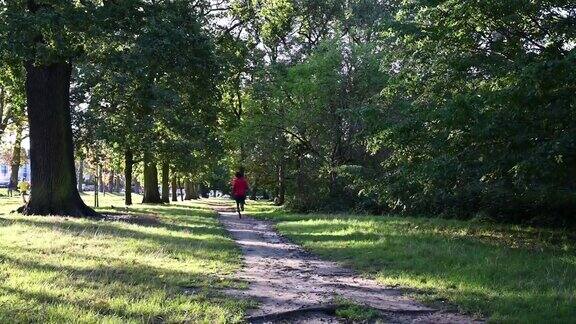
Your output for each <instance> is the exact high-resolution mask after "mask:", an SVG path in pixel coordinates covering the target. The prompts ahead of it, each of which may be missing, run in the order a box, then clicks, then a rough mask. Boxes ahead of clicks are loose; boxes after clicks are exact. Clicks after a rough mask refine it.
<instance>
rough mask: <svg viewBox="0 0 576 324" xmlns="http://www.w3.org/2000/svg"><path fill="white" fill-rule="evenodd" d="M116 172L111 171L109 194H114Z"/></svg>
mask: <svg viewBox="0 0 576 324" xmlns="http://www.w3.org/2000/svg"><path fill="white" fill-rule="evenodd" d="M114 178H115V177H114V170H110V174H109V175H108V192H109V193H112V192H114Z"/></svg>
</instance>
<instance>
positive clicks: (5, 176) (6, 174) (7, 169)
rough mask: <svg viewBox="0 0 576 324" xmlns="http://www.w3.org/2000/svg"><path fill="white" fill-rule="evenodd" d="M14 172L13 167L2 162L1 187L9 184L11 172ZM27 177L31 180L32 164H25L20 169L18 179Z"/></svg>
mask: <svg viewBox="0 0 576 324" xmlns="http://www.w3.org/2000/svg"><path fill="white" fill-rule="evenodd" d="M11 173H12V167H11V166H10V165H6V164H0V187H6V186H8V183H9V182H10V174H11ZM22 178H26V179H28V180H30V165H29V164H24V165H22V166H20V170H18V180H20V179H22Z"/></svg>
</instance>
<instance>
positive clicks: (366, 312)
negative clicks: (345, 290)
mask: <svg viewBox="0 0 576 324" xmlns="http://www.w3.org/2000/svg"><path fill="white" fill-rule="evenodd" d="M337 303H338V307H337V308H336V316H338V317H341V318H344V319H346V320H349V321H351V322H353V323H367V322H370V321H373V320H375V319H377V318H378V317H379V315H380V314H379V313H378V311H376V310H375V309H373V308H370V307H367V306H363V305H358V304H355V303H353V302H352V301H349V300H345V299H340V300H338V302H337Z"/></svg>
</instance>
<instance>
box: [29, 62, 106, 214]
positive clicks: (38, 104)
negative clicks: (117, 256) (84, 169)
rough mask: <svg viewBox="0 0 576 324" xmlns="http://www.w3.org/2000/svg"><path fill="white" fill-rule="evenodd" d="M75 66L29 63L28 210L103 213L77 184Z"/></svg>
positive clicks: (44, 212) (49, 212)
mask: <svg viewBox="0 0 576 324" xmlns="http://www.w3.org/2000/svg"><path fill="white" fill-rule="evenodd" d="M71 73H72V66H71V65H70V64H68V63H62V62H60V63H53V64H50V65H40V66H34V65H33V63H32V62H29V63H28V64H26V96H27V105H28V120H29V125H30V164H31V170H32V188H31V196H30V201H29V202H28V204H27V205H26V206H25V207H24V208H23V209H22V211H23V213H24V214H28V215H30V214H36V215H65V216H76V217H101V215H99V214H98V213H96V212H95V211H94V210H93V209H91V208H90V207H88V206H86V204H85V203H84V202H83V201H82V199H81V198H80V194H79V193H78V190H77V188H76V170H75V167H74V146H73V141H72V127H71V119H70V76H71Z"/></svg>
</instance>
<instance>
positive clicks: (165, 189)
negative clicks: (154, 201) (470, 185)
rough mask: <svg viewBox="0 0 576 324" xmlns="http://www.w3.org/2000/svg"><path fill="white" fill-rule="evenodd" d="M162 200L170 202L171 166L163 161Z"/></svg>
mask: <svg viewBox="0 0 576 324" xmlns="http://www.w3.org/2000/svg"><path fill="white" fill-rule="evenodd" d="M162 202H164V203H170V166H169V165H168V163H167V162H163V163H162Z"/></svg>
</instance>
